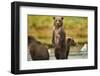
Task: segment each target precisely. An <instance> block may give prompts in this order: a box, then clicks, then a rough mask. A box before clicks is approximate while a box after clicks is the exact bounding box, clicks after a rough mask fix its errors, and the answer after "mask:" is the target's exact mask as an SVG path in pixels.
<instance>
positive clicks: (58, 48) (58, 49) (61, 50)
mask: <svg viewBox="0 0 100 76" xmlns="http://www.w3.org/2000/svg"><path fill="white" fill-rule="evenodd" d="M53 19H54V29H53V38H52V43H53V47H54V48H55V50H54V52H55V57H56V59H66V58H67V57H66V39H65V37H66V36H65V31H64V27H63V17H59V16H58V17H54V18H53Z"/></svg>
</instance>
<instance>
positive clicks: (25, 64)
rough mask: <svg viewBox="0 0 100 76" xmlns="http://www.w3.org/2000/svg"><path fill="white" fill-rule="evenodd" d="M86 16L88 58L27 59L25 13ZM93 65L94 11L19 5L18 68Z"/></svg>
mask: <svg viewBox="0 0 100 76" xmlns="http://www.w3.org/2000/svg"><path fill="white" fill-rule="evenodd" d="M28 14H33V15H61V16H85V17H88V59H73V60H50V61H27V15H28ZM93 65H94V11H92V10H76V9H62V8H61V9H60V8H59V9H57V8H43V7H25V6H21V7H20V70H29V69H46V68H61V67H80V66H93Z"/></svg>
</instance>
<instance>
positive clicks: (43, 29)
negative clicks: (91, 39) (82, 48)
mask: <svg viewBox="0 0 100 76" xmlns="http://www.w3.org/2000/svg"><path fill="white" fill-rule="evenodd" d="M63 22H64V29H65V31H66V36H71V37H73V38H74V39H75V41H76V42H77V43H79V44H83V43H84V42H86V41H87V32H88V30H87V28H88V18H87V17H77V16H66V17H64V21H63ZM52 29H53V17H52V16H36V15H28V35H31V36H34V37H35V38H36V39H37V40H39V41H41V42H42V43H44V44H47V45H51V43H52Z"/></svg>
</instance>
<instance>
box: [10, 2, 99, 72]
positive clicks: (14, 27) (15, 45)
mask: <svg viewBox="0 0 100 76" xmlns="http://www.w3.org/2000/svg"><path fill="white" fill-rule="evenodd" d="M20 6H36V7H52V8H68V9H70V8H72V9H85V10H94V19H95V20H94V25H95V27H94V30H95V31H94V35H95V36H94V50H95V52H94V66H82V67H62V68H46V69H27V70H20V55H19V54H20V49H19V48H20V26H19V25H20V15H19V12H20V10H19V8H20ZM97 28H98V27H97V7H96V6H80V5H61V4H47V3H31V2H12V3H11V73H13V74H28V73H44V72H60V71H74V70H92V69H97V66H98V64H97V62H98V61H97V53H98V52H97V46H98V45H97Z"/></svg>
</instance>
